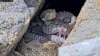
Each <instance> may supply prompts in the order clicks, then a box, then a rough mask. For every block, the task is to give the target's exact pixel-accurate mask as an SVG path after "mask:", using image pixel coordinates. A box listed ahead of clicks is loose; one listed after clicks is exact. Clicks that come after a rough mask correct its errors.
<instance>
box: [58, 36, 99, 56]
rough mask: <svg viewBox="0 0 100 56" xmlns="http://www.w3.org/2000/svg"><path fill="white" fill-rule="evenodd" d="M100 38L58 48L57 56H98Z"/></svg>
mask: <svg viewBox="0 0 100 56" xmlns="http://www.w3.org/2000/svg"><path fill="white" fill-rule="evenodd" d="M99 43H100V37H97V38H93V39H90V40H86V41H84V42H80V43H78V44H73V45H69V46H63V47H60V48H59V55H58V56H100V44H99Z"/></svg>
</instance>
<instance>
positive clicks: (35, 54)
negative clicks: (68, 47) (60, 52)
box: [17, 40, 58, 56]
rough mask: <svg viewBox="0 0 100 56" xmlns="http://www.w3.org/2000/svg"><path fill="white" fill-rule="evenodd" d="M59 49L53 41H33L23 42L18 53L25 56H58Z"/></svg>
mask: <svg viewBox="0 0 100 56" xmlns="http://www.w3.org/2000/svg"><path fill="white" fill-rule="evenodd" d="M57 48H58V45H57V44H56V43H53V42H51V41H48V42H47V43H40V42H38V41H36V40H32V41H31V42H29V43H24V41H23V42H22V44H20V47H19V48H18V51H19V52H20V53H21V54H23V55H24V56H57ZM17 55H18V54H17Z"/></svg>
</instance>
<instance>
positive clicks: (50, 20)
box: [18, 9, 76, 56]
mask: <svg viewBox="0 0 100 56" xmlns="http://www.w3.org/2000/svg"><path fill="white" fill-rule="evenodd" d="M48 11H49V12H48ZM54 11H55V10H52V9H51V10H46V11H44V12H43V13H42V15H41V16H40V17H41V19H42V21H41V20H38V19H40V17H39V16H37V17H36V18H34V19H36V21H32V22H31V26H30V27H29V28H28V30H27V32H26V33H25V34H24V38H23V39H22V41H21V43H20V44H19V46H18V51H19V52H20V53H22V54H24V55H25V56H30V55H31V56H34V55H35V56H39V55H40V53H39V52H42V51H41V50H40V49H41V46H42V45H41V44H42V43H44V42H47V41H52V42H56V43H57V44H59V45H61V44H62V43H63V41H64V40H65V38H60V36H59V35H57V34H58V32H59V30H61V29H65V30H67V32H66V34H65V35H66V36H67V35H68V34H69V33H70V31H71V29H72V27H73V25H74V24H75V20H76V17H75V16H74V15H73V14H72V13H70V12H66V11H62V12H57V13H55V12H54ZM54 15H55V16H54ZM45 16H46V17H45ZM34 40H35V41H38V42H39V43H40V44H36V43H35V42H34ZM23 44H24V45H23ZM35 44H36V45H35ZM20 50H21V51H20ZM35 52H36V53H35ZM33 54H34V55H33Z"/></svg>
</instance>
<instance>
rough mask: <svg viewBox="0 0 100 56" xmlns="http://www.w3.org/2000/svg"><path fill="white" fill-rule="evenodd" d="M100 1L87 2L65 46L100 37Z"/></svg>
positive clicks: (87, 0)
mask: <svg viewBox="0 0 100 56" xmlns="http://www.w3.org/2000/svg"><path fill="white" fill-rule="evenodd" d="M99 15H100V0H86V2H85V4H84V6H83V8H82V9H81V11H80V14H79V16H78V17H77V20H76V24H75V26H74V28H73V30H72V31H71V33H70V34H69V36H68V38H67V39H66V41H65V42H64V44H63V45H70V44H75V43H79V42H82V41H84V40H87V39H91V38H95V37H97V36H100V26H99V24H100V16H99Z"/></svg>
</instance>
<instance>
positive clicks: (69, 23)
mask: <svg viewBox="0 0 100 56" xmlns="http://www.w3.org/2000/svg"><path fill="white" fill-rule="evenodd" d="M75 20H76V18H75V16H74V15H73V14H72V13H70V12H66V11H63V12H58V13H57V16H56V18H55V19H52V20H46V21H45V24H44V25H43V28H42V30H43V32H44V33H45V34H55V33H57V32H58V30H59V29H60V28H62V27H63V28H65V29H67V30H68V31H67V35H68V34H69V32H70V31H71V29H72V27H73V25H74V24H75Z"/></svg>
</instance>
